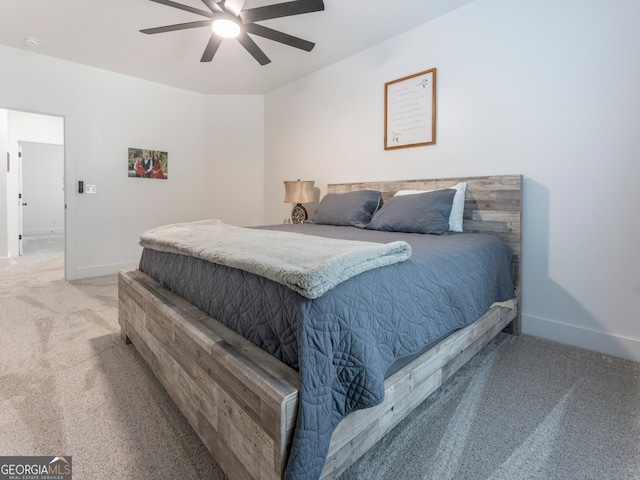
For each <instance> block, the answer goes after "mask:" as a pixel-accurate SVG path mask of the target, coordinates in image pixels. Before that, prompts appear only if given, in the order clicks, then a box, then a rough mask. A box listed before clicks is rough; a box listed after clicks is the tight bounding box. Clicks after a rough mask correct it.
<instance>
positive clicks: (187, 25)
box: [140, 20, 211, 35]
mask: <svg viewBox="0 0 640 480" xmlns="http://www.w3.org/2000/svg"><path fill="white" fill-rule="evenodd" d="M210 26H211V20H198V21H197V22H188V23H178V24H176V25H166V26H164V27H154V28H145V29H144V30H140V32H141V33H146V34H147V35H152V34H154V33H164V32H175V31H176V30H186V29H188V28H198V27H210Z"/></svg>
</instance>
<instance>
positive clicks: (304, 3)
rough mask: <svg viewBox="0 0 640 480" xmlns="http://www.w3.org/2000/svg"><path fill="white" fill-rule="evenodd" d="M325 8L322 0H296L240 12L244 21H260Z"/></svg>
mask: <svg viewBox="0 0 640 480" xmlns="http://www.w3.org/2000/svg"><path fill="white" fill-rule="evenodd" d="M321 10H324V2H323V1H322V0H295V1H293V2H285V3H278V4H276V5H267V6H264V7H256V8H249V9H247V10H244V11H242V12H241V13H240V18H241V19H242V22H243V23H252V22H259V21H260V20H269V19H271V18H280V17H289V16H291V15H300V14H302V13H311V12H319V11H321Z"/></svg>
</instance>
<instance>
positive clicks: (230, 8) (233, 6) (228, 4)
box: [224, 0, 245, 17]
mask: <svg viewBox="0 0 640 480" xmlns="http://www.w3.org/2000/svg"><path fill="white" fill-rule="evenodd" d="M244 4H245V0H225V2H224V9H225V10H226V11H227V12H231V13H233V14H234V15H235V16H236V17H237V16H239V15H240V12H241V11H242V8H243V7H244Z"/></svg>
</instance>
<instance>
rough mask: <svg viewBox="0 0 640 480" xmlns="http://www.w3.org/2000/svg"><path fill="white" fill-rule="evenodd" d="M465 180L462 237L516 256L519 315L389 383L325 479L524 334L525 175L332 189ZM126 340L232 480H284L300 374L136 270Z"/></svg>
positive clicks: (124, 289)
mask: <svg viewBox="0 0 640 480" xmlns="http://www.w3.org/2000/svg"><path fill="white" fill-rule="evenodd" d="M460 181H466V182H467V194H466V199H465V212H464V223H463V226H464V230H465V231H471V232H483V233H489V234H494V235H497V236H499V237H500V238H502V239H503V240H504V241H505V242H506V243H507V244H508V245H509V246H510V247H511V248H512V250H513V253H514V254H513V261H512V274H513V276H514V279H515V283H516V300H515V302H514V305H515V307H514V308H510V307H508V306H498V305H494V306H492V307H491V308H490V309H489V310H488V311H487V312H486V313H485V314H484V315H483V316H482V317H480V318H479V319H478V320H477V321H476V322H474V323H473V324H471V325H470V326H468V327H466V328H464V329H462V330H459V331H457V332H456V333H454V334H452V335H450V336H449V337H447V338H446V339H445V340H443V341H442V342H440V343H439V344H437V345H436V346H435V347H433V348H431V349H430V350H429V351H427V352H426V353H425V354H423V355H422V356H420V357H418V358H417V359H415V360H414V361H413V362H411V363H410V364H409V365H407V366H405V367H404V368H402V369H401V370H399V371H398V372H396V373H395V374H393V375H392V376H390V377H389V378H387V379H386V380H385V399H384V401H383V403H382V404H380V405H378V406H376V407H373V408H369V409H366V410H361V411H357V412H354V413H352V414H351V415H349V416H348V417H346V418H345V419H344V420H343V421H342V422H341V423H340V424H339V425H338V427H337V429H336V430H335V432H334V434H333V436H332V439H331V445H330V447H329V453H328V456H327V460H326V462H325V465H324V469H323V472H322V478H335V477H337V476H338V475H340V474H341V473H342V472H343V471H344V470H345V469H346V468H348V467H349V466H350V465H351V464H353V463H354V462H355V461H356V460H357V459H358V458H359V457H360V456H361V455H362V454H363V453H365V452H366V451H367V450H368V449H369V448H371V447H372V446H373V445H374V444H375V443H376V442H377V441H378V440H379V439H381V438H382V437H383V436H384V435H385V434H386V433H387V432H388V431H389V430H391V429H392V428H393V427H394V426H395V425H397V424H398V422H400V420H402V419H403V418H404V417H406V416H407V415H408V414H409V413H410V412H411V411H412V410H413V409H414V408H415V407H417V406H418V405H419V404H420V403H421V402H422V401H424V400H425V399H426V398H427V397H428V396H429V395H430V394H431V393H432V392H433V391H435V390H436V389H437V388H438V387H439V386H440V385H441V384H442V383H443V382H444V381H445V380H446V379H447V378H449V377H450V376H451V375H453V374H454V373H455V372H456V371H457V370H458V369H459V368H460V367H461V366H462V365H464V364H465V363H466V362H467V361H468V360H469V359H470V358H471V357H473V355H475V353H477V352H478V351H479V350H480V349H481V348H482V347H483V346H484V345H486V344H487V343H488V342H489V341H490V340H491V339H493V338H494V337H495V336H496V335H497V334H498V333H499V332H500V331H502V330H503V329H505V328H506V327H507V326H509V325H511V331H512V333H515V334H519V333H520V315H519V310H520V309H519V299H520V295H519V292H520V255H521V234H520V225H521V201H522V176H521V175H507V176H492V177H473V178H451V179H437V180H407V181H398V182H369V183H356V184H354V183H352V184H334V185H329V186H328V191H329V193H342V192H348V191H354V190H361V189H373V190H380V191H383V192H387V193H386V195H392V194H393V192H395V191H398V190H404V189H423V190H430V189H435V188H445V187H449V186H452V185H455V184H456V183H458V182H460ZM118 297H119V315H118V318H119V322H120V325H121V335H122V339H123V340H124V341H125V342H126V343H130V342H133V344H134V345H135V347H136V348H137V349H138V351H139V352H140V354H141V355H142V357H143V358H144V360H145V361H146V362H147V363H148V365H149V366H150V367H151V369H152V370H153V372H154V373H155V375H156V376H157V377H158V379H159V380H160V382H161V383H162V384H163V386H164V387H165V388H166V390H167V391H168V392H169V394H170V395H171V397H172V399H173V400H174V401H175V403H176V404H177V406H178V407H179V408H180V410H181V411H182V412H183V414H184V415H185V417H186V418H187V420H188V421H189V423H190V424H191V426H192V427H193V428H194V430H195V431H196V432H197V433H198V435H199V436H200V438H201V439H202V441H203V443H204V444H205V446H206V447H207V448H208V449H209V451H210V452H211V454H212V455H213V457H214V458H215V460H216V461H217V462H218V464H219V465H220V467H221V468H222V470H223V471H224V472H225V473H226V475H227V476H228V477H229V478H230V479H236V478H237V479H245V478H247V479H280V478H282V476H283V472H284V469H285V466H286V461H287V455H288V449H289V445H290V442H291V438H292V433H293V428H294V425H295V419H296V410H297V401H298V386H299V378H298V373H297V372H296V371H295V370H293V369H291V368H290V367H288V366H287V365H285V364H283V363H282V362H280V361H278V360H276V359H275V358H274V357H272V356H270V355H269V354H267V353H266V352H265V351H263V350H262V349H260V348H258V347H256V346H255V345H253V344H252V343H250V342H249V341H247V340H246V339H244V338H242V337H241V336H239V335H238V334H236V333H235V332H233V331H232V330H230V329H228V328H227V327H225V326H223V325H222V324H220V323H219V322H218V321H216V320H214V319H213V318H211V317H210V316H208V315H207V314H205V313H204V312H202V311H201V310H199V309H197V308H196V307H194V306H193V305H191V304H190V303H188V302H187V301H186V300H184V299H183V298H181V297H179V296H178V295H176V294H174V293H173V292H171V291H169V290H166V289H164V288H162V287H160V285H159V284H158V283H157V282H156V281H154V280H153V279H151V278H150V277H148V276H147V275H145V274H144V273H142V272H140V271H139V270H130V271H122V272H120V273H119V283H118Z"/></svg>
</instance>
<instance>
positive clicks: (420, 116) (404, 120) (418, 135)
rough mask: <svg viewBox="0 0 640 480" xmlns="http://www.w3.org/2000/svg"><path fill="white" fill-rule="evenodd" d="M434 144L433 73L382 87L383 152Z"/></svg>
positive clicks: (427, 71)
mask: <svg viewBox="0 0 640 480" xmlns="http://www.w3.org/2000/svg"><path fill="white" fill-rule="evenodd" d="M434 143H436V69H435V68H432V69H430V70H425V71H424V72H419V73H416V74H414V75H409V76H408V77H403V78H399V79H398V80H393V81H391V82H387V83H385V84H384V149H385V150H392V149H394V148H405V147H417V146H419V145H433V144H434Z"/></svg>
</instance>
